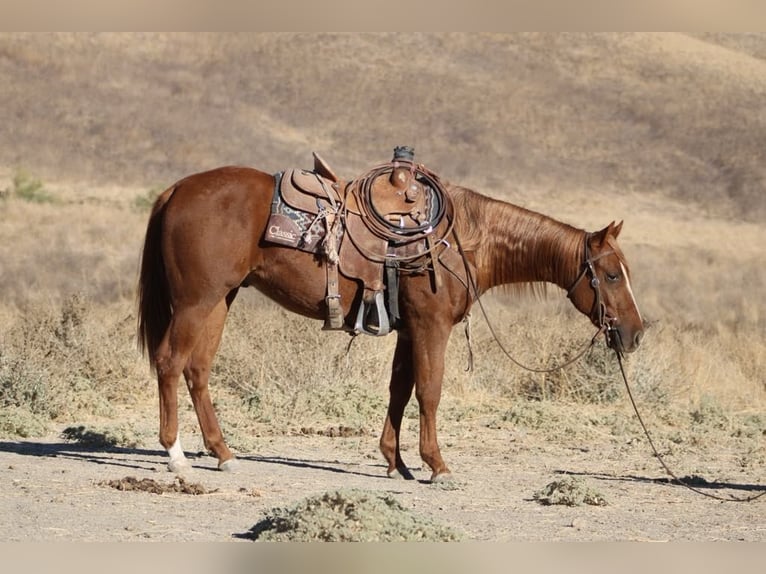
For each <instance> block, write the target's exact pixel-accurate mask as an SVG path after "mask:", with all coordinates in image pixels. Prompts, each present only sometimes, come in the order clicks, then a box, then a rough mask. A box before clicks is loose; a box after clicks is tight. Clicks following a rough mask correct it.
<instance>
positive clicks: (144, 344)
mask: <svg viewBox="0 0 766 574" xmlns="http://www.w3.org/2000/svg"><path fill="white" fill-rule="evenodd" d="M174 190H175V187H170V188H168V189H166V190H165V191H164V192H162V194H160V196H159V197H158V198H157V200H156V201H155V202H154V206H153V207H152V214H151V215H150V216H149V223H148V225H147V226H146V239H144V248H143V251H142V253H141V271H140V274H139V278H138V290H137V299H138V349H139V350H140V351H141V352H142V353H143V354H148V355H149V364H150V365H151V367H152V369H154V368H155V367H156V358H157V349H158V348H159V346H160V342H161V341H162V338H163V337H164V336H165V331H167V329H168V325H170V318H171V316H172V313H173V312H172V309H171V305H170V293H169V287H168V280H167V276H166V274H165V261H164V259H163V257H162V226H163V220H164V214H165V206H166V205H167V202H168V200H169V199H170V196H171V195H173V191H174Z"/></svg>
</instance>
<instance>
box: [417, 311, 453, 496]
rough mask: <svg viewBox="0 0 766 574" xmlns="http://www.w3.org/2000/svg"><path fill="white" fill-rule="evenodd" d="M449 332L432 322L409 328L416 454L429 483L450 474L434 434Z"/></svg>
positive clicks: (440, 479) (446, 478)
mask: <svg viewBox="0 0 766 574" xmlns="http://www.w3.org/2000/svg"><path fill="white" fill-rule="evenodd" d="M449 334H450V327H449V326H444V325H437V324H436V322H435V321H434V322H433V323H429V324H427V325H425V326H424V327H423V328H420V329H412V366H413V374H414V380H415V397H416V398H417V400H418V405H419V407H420V457H421V458H422V459H423V461H425V463H426V464H427V465H428V466H430V467H431V481H432V482H439V481H443V480H448V479H450V478H451V477H452V475H451V473H450V471H449V468H447V465H446V464H445V463H444V459H442V455H441V451H440V450H439V443H438V441H437V437H436V409H437V408H438V407H439V400H440V398H441V392H442V380H443V378H444V354H445V351H446V349H447V341H448V339H449Z"/></svg>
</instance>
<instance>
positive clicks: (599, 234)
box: [593, 221, 614, 247]
mask: <svg viewBox="0 0 766 574" xmlns="http://www.w3.org/2000/svg"><path fill="white" fill-rule="evenodd" d="M612 229H614V221H612V223H610V224H609V225H607V226H606V227H604V229H601V230H599V231H596V232H595V233H594V234H593V245H597V246H599V247H601V246H602V245H604V243H605V242H606V238H607V237H608V236H609V234H610V233H612Z"/></svg>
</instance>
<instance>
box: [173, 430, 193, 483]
mask: <svg viewBox="0 0 766 574" xmlns="http://www.w3.org/2000/svg"><path fill="white" fill-rule="evenodd" d="M168 455H169V456H170V462H168V470H170V472H175V473H178V474H180V473H183V472H186V471H188V470H191V463H190V462H189V460H188V459H187V458H186V455H184V449H183V448H181V440H180V439H178V438H176V442H174V443H173V446H171V447H170V448H169V449H168Z"/></svg>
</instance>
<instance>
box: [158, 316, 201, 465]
mask: <svg viewBox="0 0 766 574" xmlns="http://www.w3.org/2000/svg"><path fill="white" fill-rule="evenodd" d="M209 313H210V310H209V309H207V308H204V307H199V306H197V307H179V308H177V309H175V312H174V314H173V317H172V319H171V320H170V325H169V326H168V330H167V332H166V333H165V336H164V338H163V340H162V342H161V343H160V346H159V348H158V349H157V355H156V365H157V382H158V386H159V403H160V444H161V445H162V446H163V447H165V449H166V450H167V451H168V455H169V456H170V462H169V463H168V467H169V468H170V470H171V471H173V472H181V471H183V470H185V469H187V468H189V466H190V465H189V462H188V460H186V457H185V456H184V452H183V449H182V448H181V443H180V440H179V436H178V392H177V390H178V379H179V378H180V376H181V373H182V371H183V369H184V367H185V365H186V363H187V361H188V360H189V357H190V356H191V353H192V350H193V349H194V348H195V347H196V345H197V340H198V338H199V334H200V332H201V330H202V329H203V327H204V325H205V321H206V319H207V316H208V315H209Z"/></svg>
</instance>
